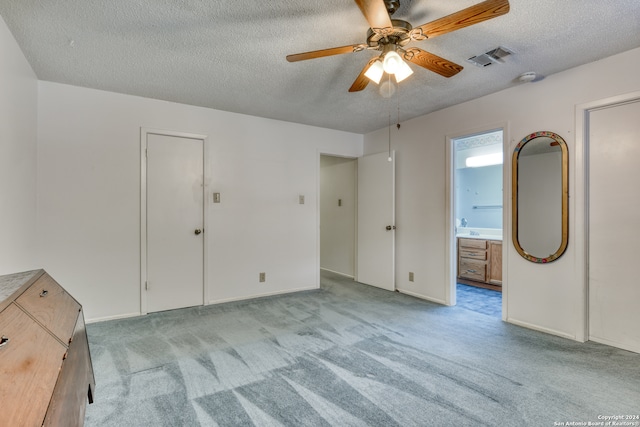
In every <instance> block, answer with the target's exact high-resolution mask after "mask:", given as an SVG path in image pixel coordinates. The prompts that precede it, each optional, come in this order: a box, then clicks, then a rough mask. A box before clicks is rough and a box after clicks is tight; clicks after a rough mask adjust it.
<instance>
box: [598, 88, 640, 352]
mask: <svg viewBox="0 0 640 427" xmlns="http://www.w3.org/2000/svg"><path fill="white" fill-rule="evenodd" d="M588 114H589V120H588V123H589V130H588V131H589V133H588V152H589V154H588V156H589V165H588V167H589V182H588V185H589V196H588V197H589V202H588V203H589V208H588V222H589V231H588V241H589V258H588V262H589V271H588V274H589V339H590V340H593V341H597V342H601V343H603V344H608V345H612V346H616V347H620V348H624V349H627V350H632V351H636V352H640V328H638V325H640V310H638V302H639V301H640V286H638V273H637V264H638V253H637V246H638V242H640V224H639V223H638V219H639V218H640V214H639V213H638V212H640V190H639V189H638V186H639V185H640V168H638V160H639V159H640V143H638V141H640V121H639V120H638V118H639V117H640V100H636V101H635V102H628V103H624V104H617V105H611V106H607V107H606V108H600V109H594V110H591V111H589V113H588Z"/></svg>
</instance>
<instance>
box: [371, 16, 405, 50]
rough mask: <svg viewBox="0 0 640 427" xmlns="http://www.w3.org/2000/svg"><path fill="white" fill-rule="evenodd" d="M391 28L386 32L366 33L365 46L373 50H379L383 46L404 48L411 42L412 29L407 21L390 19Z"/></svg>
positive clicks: (372, 31)
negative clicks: (390, 45)
mask: <svg viewBox="0 0 640 427" xmlns="http://www.w3.org/2000/svg"><path fill="white" fill-rule="evenodd" d="M391 23H392V24H393V28H391V29H390V30H388V31H380V30H377V29H376V30H375V31H374V30H373V29H371V28H369V31H368V32H367V44H368V45H369V47H371V48H373V49H381V48H383V47H384V46H385V45H388V44H393V45H397V46H404V45H406V44H407V43H409V42H410V41H411V35H410V33H411V30H412V29H413V27H412V26H411V24H409V23H408V22H407V21H402V20H400V19H392V20H391Z"/></svg>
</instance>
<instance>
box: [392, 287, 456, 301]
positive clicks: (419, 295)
mask: <svg viewBox="0 0 640 427" xmlns="http://www.w3.org/2000/svg"><path fill="white" fill-rule="evenodd" d="M396 290H397V291H398V292H400V293H401V294H406V295H410V296H412V297H416V298H420V299H423V300H426V301H431V302H435V303H437V304H442V305H447V303H446V302H444V301H443V300H441V299H437V298H432V297H428V296H426V295H422V294H418V293H416V292H411V291H407V290H405V289H396Z"/></svg>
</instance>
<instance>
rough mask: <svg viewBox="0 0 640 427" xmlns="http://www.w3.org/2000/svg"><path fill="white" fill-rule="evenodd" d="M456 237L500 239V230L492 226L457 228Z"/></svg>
mask: <svg viewBox="0 0 640 427" xmlns="http://www.w3.org/2000/svg"><path fill="white" fill-rule="evenodd" d="M456 237H462V238H464V239H485V240H502V230H500V229H494V228H475V229H474V228H458V232H457V233H456Z"/></svg>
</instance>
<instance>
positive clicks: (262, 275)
mask: <svg viewBox="0 0 640 427" xmlns="http://www.w3.org/2000/svg"><path fill="white" fill-rule="evenodd" d="M260 281H261V282H266V281H267V273H260Z"/></svg>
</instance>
